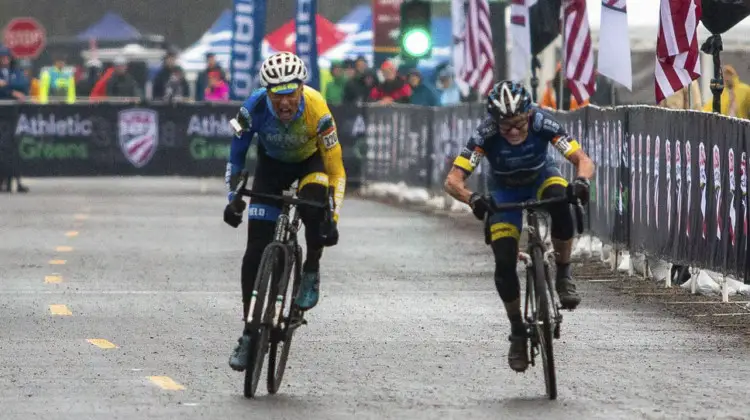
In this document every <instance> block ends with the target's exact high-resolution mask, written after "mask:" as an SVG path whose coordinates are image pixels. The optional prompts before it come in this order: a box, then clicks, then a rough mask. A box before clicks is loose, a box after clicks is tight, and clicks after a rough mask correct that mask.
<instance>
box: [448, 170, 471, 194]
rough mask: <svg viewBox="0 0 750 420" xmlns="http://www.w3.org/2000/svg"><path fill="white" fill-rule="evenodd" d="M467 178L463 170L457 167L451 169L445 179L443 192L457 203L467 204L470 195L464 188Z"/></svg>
mask: <svg viewBox="0 0 750 420" xmlns="http://www.w3.org/2000/svg"><path fill="white" fill-rule="evenodd" d="M468 178H469V174H467V173H466V171H465V170H463V169H461V168H459V167H458V166H454V167H452V168H451V170H450V172H448V177H447V178H445V184H444V188H445V192H447V193H448V194H450V196H451V197H453V198H455V199H456V200H458V201H461V202H464V203H468V202H469V198H470V197H471V193H472V191H471V190H469V189H468V188H466V179H468Z"/></svg>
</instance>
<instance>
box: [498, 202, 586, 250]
mask: <svg viewBox="0 0 750 420" xmlns="http://www.w3.org/2000/svg"><path fill="white" fill-rule="evenodd" d="M560 203H570V204H573V207H574V208H575V213H576V217H575V218H576V230H577V231H578V233H579V234H581V233H583V205H582V204H581V200H579V199H578V198H574V197H568V196H567V195H565V196H562V197H552V198H545V199H543V200H528V201H523V202H520V203H503V204H496V203H495V200H493V199H492V197H490V211H489V213H490V214H494V213H503V212H508V211H514V210H529V209H538V208H543V207H546V206H549V205H551V204H560ZM488 223H489V214H488V215H487V216H486V218H485V224H488ZM485 242H487V244H488V245H489V243H490V242H489V237H488V238H486V240H485Z"/></svg>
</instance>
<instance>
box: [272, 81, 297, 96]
mask: <svg viewBox="0 0 750 420" xmlns="http://www.w3.org/2000/svg"><path fill="white" fill-rule="evenodd" d="M298 88H299V83H284V84H281V85H276V86H272V87H271V88H269V89H268V90H269V91H270V92H271V93H274V94H277V95H288V94H290V93H294V91H296V90H297V89H298Z"/></svg>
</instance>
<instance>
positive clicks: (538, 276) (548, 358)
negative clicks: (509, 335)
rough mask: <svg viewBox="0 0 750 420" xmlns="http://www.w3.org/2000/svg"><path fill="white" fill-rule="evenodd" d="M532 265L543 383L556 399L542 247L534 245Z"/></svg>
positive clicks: (547, 291) (552, 398)
mask: <svg viewBox="0 0 750 420" xmlns="http://www.w3.org/2000/svg"><path fill="white" fill-rule="evenodd" d="M531 258H532V262H533V265H534V294H535V295H536V304H537V305H536V309H537V322H536V324H535V325H534V327H535V328H536V330H537V336H538V337H539V347H540V350H541V353H542V365H543V367H544V383H545V385H546V388H547V396H548V397H549V399H551V400H554V399H557V376H556V374H555V355H554V351H553V348H552V330H553V325H552V319H551V312H550V304H551V303H552V302H553V300H552V299H551V296H550V295H549V288H548V287H547V283H548V279H547V270H546V268H545V267H546V266H545V261H544V253H543V252H542V249H541V248H540V247H538V246H535V247H534V248H533V250H532V254H531Z"/></svg>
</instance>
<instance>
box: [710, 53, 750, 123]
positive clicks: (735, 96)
mask: <svg viewBox="0 0 750 420" xmlns="http://www.w3.org/2000/svg"><path fill="white" fill-rule="evenodd" d="M722 72H723V75H724V90H723V91H722V92H721V113H722V114H723V115H728V116H730V117H737V118H745V119H747V118H748V114H750V86H748V85H747V84H745V83H742V82H741V81H740V76H739V75H738V74H737V70H735V69H734V67H732V66H731V65H729V64H727V65H725V66H724V68H723V69H722ZM713 109H714V102H713V97H712V98H711V100H710V101H706V104H705V105H703V110H704V111H706V112H711V111H713Z"/></svg>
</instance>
